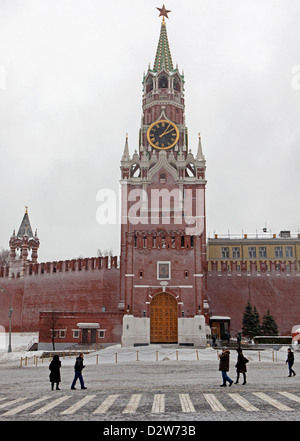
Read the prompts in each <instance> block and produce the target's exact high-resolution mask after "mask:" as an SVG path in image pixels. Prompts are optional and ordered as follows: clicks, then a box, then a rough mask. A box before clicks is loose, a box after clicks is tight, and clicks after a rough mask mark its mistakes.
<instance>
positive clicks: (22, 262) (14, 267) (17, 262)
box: [9, 207, 40, 277]
mask: <svg viewBox="0 0 300 441" xmlns="http://www.w3.org/2000/svg"><path fill="white" fill-rule="evenodd" d="M39 246H40V241H39V238H38V236H37V230H36V231H35V234H34V235H33V232H32V228H31V224H30V220H29V216H28V207H25V214H24V217H23V220H22V222H21V225H20V228H19V231H18V234H17V235H16V233H15V230H14V231H13V234H12V236H11V238H10V241H9V247H10V256H9V276H10V277H22V276H23V275H24V273H25V267H26V263H27V262H32V263H35V262H37V258H38V248H39ZM17 252H19V254H18V255H17ZM29 252H31V259H29Z"/></svg>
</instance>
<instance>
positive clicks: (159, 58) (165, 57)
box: [153, 5, 174, 72]
mask: <svg viewBox="0 0 300 441" xmlns="http://www.w3.org/2000/svg"><path fill="white" fill-rule="evenodd" d="M157 9H159V10H160V11H161V13H160V16H161V15H162V16H163V20H162V23H161V28H160V36H159V41H158V46H157V50H156V55H155V61H154V66H153V70H154V71H155V72H158V71H159V70H160V69H161V68H162V66H163V65H164V66H165V68H166V69H167V70H168V71H171V70H173V69H174V68H173V61H172V56H171V51H170V46H169V41H168V35H167V27H166V22H165V17H167V18H168V12H171V11H168V10H166V9H165V5H164V6H163V8H162V9H161V8H157Z"/></svg>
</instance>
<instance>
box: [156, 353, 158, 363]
mask: <svg viewBox="0 0 300 441" xmlns="http://www.w3.org/2000/svg"><path fill="white" fill-rule="evenodd" d="M156 361H158V351H156Z"/></svg>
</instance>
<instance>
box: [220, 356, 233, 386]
mask: <svg viewBox="0 0 300 441" xmlns="http://www.w3.org/2000/svg"><path fill="white" fill-rule="evenodd" d="M219 359H220V363H219V371H221V372H222V378H223V384H221V385H220V387H226V381H228V383H229V386H231V385H232V383H233V381H232V380H231V378H229V376H228V375H227V372H228V371H229V361H230V351H229V350H228V349H226V348H224V349H223V350H222V354H221V355H219Z"/></svg>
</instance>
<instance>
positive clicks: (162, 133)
mask: <svg viewBox="0 0 300 441" xmlns="http://www.w3.org/2000/svg"><path fill="white" fill-rule="evenodd" d="M169 127H170V124H168V127H167V128H166V130H165V131H164V133H162V134H161V135H159V137H160V138H162V137H163V136H164V134H165V133H166V131H167V130H168V128H169Z"/></svg>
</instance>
